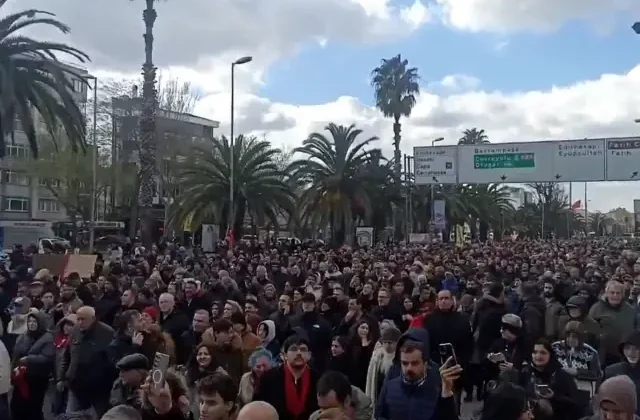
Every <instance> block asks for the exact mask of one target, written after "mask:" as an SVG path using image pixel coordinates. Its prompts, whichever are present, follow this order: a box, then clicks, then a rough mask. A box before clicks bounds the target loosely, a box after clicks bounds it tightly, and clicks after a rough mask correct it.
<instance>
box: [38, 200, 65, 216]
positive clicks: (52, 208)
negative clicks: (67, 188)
mask: <svg viewBox="0 0 640 420" xmlns="http://www.w3.org/2000/svg"><path fill="white" fill-rule="evenodd" d="M38 210H40V211H43V212H46V213H57V212H59V211H60V203H59V202H58V200H51V199H47V198H41V199H40V200H38Z"/></svg>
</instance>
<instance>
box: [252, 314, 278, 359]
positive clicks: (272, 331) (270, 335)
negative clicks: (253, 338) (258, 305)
mask: <svg viewBox="0 0 640 420" xmlns="http://www.w3.org/2000/svg"><path fill="white" fill-rule="evenodd" d="M261 326H262V327H264V328H265V331H266V332H267V334H266V336H265V337H264V339H263V340H262V344H261V346H262V347H264V348H265V349H266V350H269V352H271V356H272V357H273V358H274V359H275V358H277V357H278V355H279V354H280V342H279V341H278V339H277V338H276V323H275V322H273V321H271V320H270V319H268V320H266V321H262V322H261V323H259V324H258V329H257V331H260V327H261Z"/></svg>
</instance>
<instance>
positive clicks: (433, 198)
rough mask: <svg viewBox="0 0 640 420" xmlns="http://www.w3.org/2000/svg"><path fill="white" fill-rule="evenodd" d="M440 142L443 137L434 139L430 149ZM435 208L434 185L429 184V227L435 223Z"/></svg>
mask: <svg viewBox="0 0 640 420" xmlns="http://www.w3.org/2000/svg"><path fill="white" fill-rule="evenodd" d="M442 140H444V137H438V138H437V139H434V140H432V141H431V147H434V146H435V145H436V143H438V142H441V141H442ZM435 209H436V206H435V188H434V184H433V183H432V184H431V225H432V226H434V223H435V218H434V212H435ZM434 227H435V226H434Z"/></svg>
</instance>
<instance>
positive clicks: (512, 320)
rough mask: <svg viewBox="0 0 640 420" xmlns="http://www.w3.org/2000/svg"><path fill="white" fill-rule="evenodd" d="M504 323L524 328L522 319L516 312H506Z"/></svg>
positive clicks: (516, 327) (503, 318)
mask: <svg viewBox="0 0 640 420" xmlns="http://www.w3.org/2000/svg"><path fill="white" fill-rule="evenodd" d="M502 323H503V324H504V325H508V326H510V327H512V328H515V329H518V330H519V329H521V328H522V319H521V318H520V317H519V316H518V315H516V314H504V316H503V317H502Z"/></svg>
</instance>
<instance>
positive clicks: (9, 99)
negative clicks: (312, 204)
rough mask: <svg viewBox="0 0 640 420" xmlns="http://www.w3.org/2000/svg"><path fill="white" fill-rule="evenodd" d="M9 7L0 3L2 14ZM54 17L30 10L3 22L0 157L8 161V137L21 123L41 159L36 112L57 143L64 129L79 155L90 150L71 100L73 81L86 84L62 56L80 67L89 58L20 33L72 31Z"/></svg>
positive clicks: (0, 34) (0, 26)
mask: <svg viewBox="0 0 640 420" xmlns="http://www.w3.org/2000/svg"><path fill="white" fill-rule="evenodd" d="M5 4H6V0H0V9H1V8H2V6H4V5H5ZM54 16H55V15H54V14H52V13H48V12H43V11H41V10H36V9H29V10H25V11H23V12H18V13H14V14H10V15H8V16H5V17H3V18H1V19H0V133H1V137H0V158H1V157H4V152H5V145H6V140H7V136H9V135H11V134H12V133H13V131H14V129H15V128H17V127H16V122H19V124H20V126H21V127H22V131H24V133H25V134H26V136H27V140H28V142H29V147H30V148H31V153H32V155H33V157H34V158H37V157H38V142H37V136H36V131H37V123H36V121H35V120H34V118H33V113H32V110H33V109H35V110H36V111H37V113H38V114H39V115H40V117H41V119H42V122H43V123H44V126H45V128H46V130H47V131H48V132H49V133H50V134H51V137H52V138H53V139H54V141H55V139H56V135H55V134H57V133H58V132H59V130H58V128H60V127H61V128H62V129H64V131H65V133H66V135H67V136H66V137H67V138H66V139H65V140H68V142H69V145H70V146H71V147H72V149H73V150H78V147H80V148H82V149H83V150H84V147H85V145H86V139H85V120H84V116H83V114H82V112H81V111H80V108H79V107H78V105H77V104H76V102H75V101H74V99H73V96H72V95H71V91H72V89H73V85H72V82H71V80H70V77H73V78H74V79H78V80H84V79H83V77H82V75H80V74H78V73H76V72H74V71H73V70H71V69H69V67H68V66H65V65H63V64H62V63H61V62H60V61H58V59H57V55H56V54H58V53H63V54H68V55H71V56H72V57H75V58H76V59H77V60H78V61H80V62H86V61H88V60H89V57H88V56H87V55H86V54H85V53H83V52H82V51H80V50H78V49H76V48H72V47H69V46H67V45H65V44H62V43H57V42H49V41H37V40H35V39H32V38H29V37H27V36H24V35H21V34H20V32H21V31H22V30H23V29H30V28H32V27H34V26H36V25H43V26H49V27H52V28H54V29H57V30H58V31H60V32H62V33H64V34H67V33H69V27H68V26H67V25H65V24H63V23H61V22H59V21H58V20H56V19H54ZM16 120H17V121H16Z"/></svg>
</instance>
